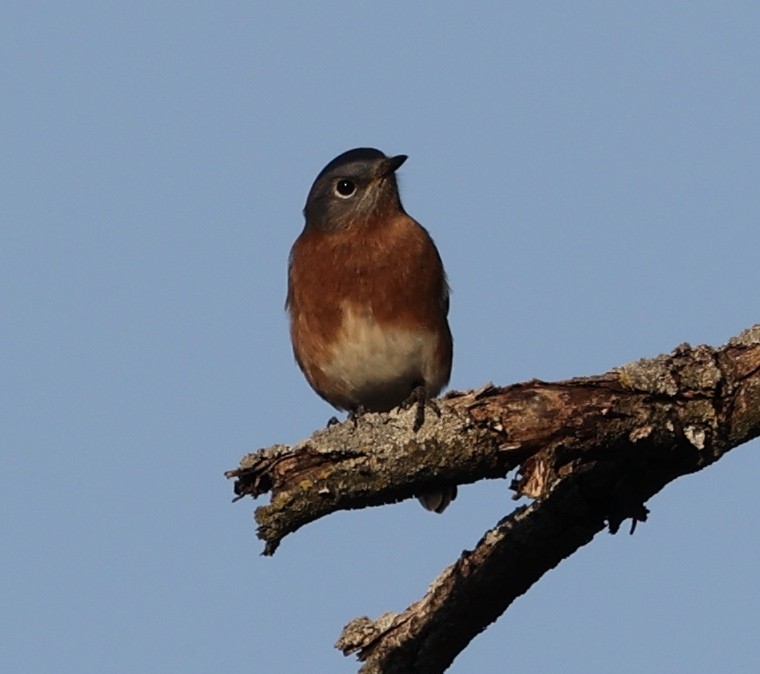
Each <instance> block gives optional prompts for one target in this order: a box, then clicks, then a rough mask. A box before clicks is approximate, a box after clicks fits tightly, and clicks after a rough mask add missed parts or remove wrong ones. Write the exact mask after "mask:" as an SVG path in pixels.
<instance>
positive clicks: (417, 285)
mask: <svg viewBox="0 0 760 674" xmlns="http://www.w3.org/2000/svg"><path fill="white" fill-rule="evenodd" d="M287 308H288V311H289V313H290V327H291V338H292V341H293V350H294V352H295V355H296V360H297V361H298V364H299V365H300V367H301V369H302V370H303V372H304V374H305V375H306V377H307V379H308V380H309V383H310V384H311V385H312V387H313V388H314V389H315V390H316V391H317V393H319V394H320V395H321V396H322V397H323V398H325V399H326V400H327V401H328V402H331V403H332V404H334V405H336V406H338V407H344V408H345V407H349V408H350V407H351V406H352V405H353V404H364V403H362V402H361V401H352V400H346V399H345V397H344V398H341V394H340V393H339V392H337V391H336V386H338V385H339V384H340V382H332V381H330V378H329V376H328V375H327V374H326V372H325V369H326V367H325V365H326V364H327V363H329V362H330V359H331V358H333V356H334V353H335V348H334V347H335V343H336V340H340V339H342V335H343V331H342V327H343V322H344V319H345V318H346V316H347V314H348V313H349V312H350V313H351V314H352V315H354V316H357V315H358V316H367V317H369V318H370V319H371V320H372V321H374V322H375V323H376V324H377V325H381V326H383V327H385V326H388V327H393V328H400V329H405V330H410V331H419V332H422V333H433V334H435V335H437V337H438V343H437V348H436V349H435V350H434V358H435V360H436V363H435V367H431V364H430V363H427V364H420V371H423V370H425V366H427V369H426V370H425V371H428V372H431V371H433V370H434V371H435V373H436V376H435V377H429V378H433V379H435V385H434V386H433V388H435V389H437V390H433V391H431V393H432V395H435V394H437V393H438V392H439V391H440V389H441V388H442V387H443V386H444V385H445V383H446V382H447V381H448V375H449V372H450V368H451V354H452V346H451V334H450V332H449V327H448V322H447V319H446V314H447V312H448V286H447V284H446V277H445V274H444V270H443V265H442V263H441V259H440V256H439V255H438V251H437V250H436V247H435V245H434V244H433V241H432V239H431V238H430V236H429V235H428V233H427V231H426V230H425V229H424V228H423V227H422V226H420V225H419V224H418V223H417V222H415V221H414V220H413V219H412V218H410V217H409V216H407V215H406V214H404V213H399V214H397V215H395V216H394V217H392V218H391V219H389V220H388V221H386V222H385V223H384V224H383V225H382V226H376V225H375V226H370V225H362V226H358V227H355V228H351V229H348V230H341V231H324V230H318V229H308V228H307V229H306V230H304V232H303V233H302V234H301V235H300V236H299V237H298V239H297V240H296V242H295V244H294V245H293V249H292V251H291V256H290V267H289V273H288V298H287ZM417 383H423V384H428V383H430V382H417ZM415 385H416V384H415ZM398 402H401V401H398ZM398 402H397V403H396V404H398Z"/></svg>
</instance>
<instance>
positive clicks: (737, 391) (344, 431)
mask: <svg viewBox="0 0 760 674" xmlns="http://www.w3.org/2000/svg"><path fill="white" fill-rule="evenodd" d="M441 407H442V415H441V417H440V418H436V417H435V416H434V415H432V414H429V415H428V419H427V420H426V422H425V425H424V426H423V428H422V429H421V430H420V431H419V432H418V433H417V434H414V433H413V432H412V431H411V427H412V421H413V420H412V415H413V411H411V412H408V411H401V412H392V413H390V414H387V415H385V414H384V415H378V414H373V415H367V416H366V417H363V418H362V419H361V420H360V421H359V423H358V425H357V426H356V427H354V425H353V424H352V423H344V424H341V425H338V426H334V427H331V428H328V429H326V430H323V431H318V432H316V433H315V434H314V435H313V436H312V437H311V438H309V439H308V440H305V441H303V442H300V443H298V444H296V445H293V446H292V447H287V446H284V445H277V446H275V447H271V448H268V449H264V450H261V451H259V452H256V453H254V454H250V455H248V456H246V457H244V459H243V460H242V461H241V466H240V468H238V469H236V470H234V471H230V472H229V473H227V475H228V477H234V478H236V482H235V493H236V494H237V495H238V497H242V496H244V495H246V494H250V495H251V496H254V497H256V496H258V495H260V494H263V493H265V492H267V491H271V492H272V499H271V503H270V505H268V506H262V507H259V508H258V509H257V510H256V520H257V522H258V524H259V529H258V535H259V537H260V538H262V539H263V540H264V541H265V544H266V545H265V550H264V553H265V554H272V553H273V552H274V551H275V549H276V547H277V546H278V545H279V543H280V541H281V540H282V538H283V537H284V536H286V535H287V534H288V533H291V532H293V531H296V530H297V529H298V528H299V527H301V526H303V525H304V524H306V523H308V522H311V521H313V520H315V519H317V518H319V517H322V516H323V515H326V514H329V513H331V512H334V511H336V510H340V509H350V508H361V507H366V506H369V505H379V504H382V503H389V502H393V501H397V500H399V499H403V498H408V497H411V496H413V495H414V494H415V493H419V492H422V491H426V490H430V489H431V488H434V487H435V486H436V485H441V484H462V483H468V482H474V481H476V480H479V479H483V478H498V477H505V476H506V475H507V473H508V472H509V471H511V470H512V469H514V468H518V467H519V471H518V475H517V477H516V479H515V480H514V481H513V482H512V488H513V489H514V490H515V492H516V496H520V495H525V496H529V497H531V498H533V499H535V501H534V502H533V503H532V504H531V505H530V506H527V507H523V508H519V509H517V510H516V511H515V512H514V513H512V514H511V515H509V516H508V517H506V518H505V519H503V520H502V521H501V522H499V523H498V524H497V525H496V526H495V527H494V528H493V529H492V530H491V531H489V532H487V533H486V534H485V536H484V537H483V539H482V540H481V541H480V542H479V543H478V545H477V547H476V548H475V550H473V551H471V552H469V551H468V552H465V553H463V555H462V556H461V557H460V559H459V560H458V561H457V562H456V563H455V564H454V565H452V566H450V567H449V568H447V569H446V570H445V571H444V572H443V573H442V574H441V575H440V576H439V578H438V579H437V580H436V581H435V582H434V584H433V586H432V587H431V588H430V590H429V591H428V593H427V594H426V595H425V596H424V597H423V598H422V599H421V600H419V601H418V602H416V603H415V604H413V605H411V606H410V607H409V608H407V609H406V610H405V611H404V612H402V613H400V614H385V615H384V616H382V617H381V618H379V619H378V620H376V621H371V620H370V619H369V618H360V619H357V620H354V621H353V622H351V623H350V624H349V625H348V626H347V627H346V628H345V629H344V631H343V634H342V635H341V638H340V640H339V642H338V644H337V646H338V648H340V649H341V650H343V652H344V653H346V654H348V653H352V652H358V654H359V659H360V660H363V661H365V664H364V666H363V667H362V669H361V671H362V672H364V673H365V674H369V673H372V674H375V673H376V674H380V673H390V672H398V671H414V672H421V673H427V672H431V673H432V672H442V671H444V670H445V669H446V667H447V666H448V665H449V664H450V663H451V661H452V660H453V659H454V657H455V656H456V655H457V654H458V653H459V652H460V651H461V650H462V649H463V648H464V647H465V646H466V645H467V643H469V641H470V640H471V639H472V638H473V637H474V636H475V635H476V634H478V633H479V632H480V631H482V630H483V629H484V628H485V627H486V626H487V625H488V624H490V623H491V622H493V621H494V620H495V619H496V618H497V617H498V616H499V615H501V613H503V612H504V610H506V608H507V607H508V606H509V605H510V603H511V602H512V601H513V600H514V599H515V598H516V597H517V596H519V595H520V594H522V593H524V592H525V591H526V590H527V589H528V588H529V587H530V586H531V585H532V584H533V583H534V582H535V581H536V580H538V579H539V578H540V577H541V576H542V575H543V574H544V573H545V572H546V571H548V570H549V569H551V568H553V567H554V566H556V565H557V564H558V563H559V562H560V561H561V560H562V559H564V558H565V557H567V556H569V555H570V554H572V552H573V551H575V550H576V549H577V548H579V547H580V546H582V545H584V544H585V543H587V542H589V541H590V540H591V539H592V538H593V536H594V535H595V534H596V533H598V532H599V531H601V530H602V529H603V528H604V527H605V525H608V526H609V527H610V529H611V531H613V532H614V531H616V530H617V529H618V527H619V525H620V523H621V522H622V521H623V520H624V519H626V518H632V519H633V523H634V525H635V523H636V522H637V521H641V520H644V519H645V518H646V512H647V511H646V508H645V507H644V503H645V502H646V501H647V500H648V499H649V498H650V497H651V496H653V495H654V494H656V493H657V492H658V491H660V489H662V488H663V487H664V486H665V485H666V484H667V483H668V482H670V481H672V480H674V479H675V478H676V477H679V476H681V475H685V474H687V473H691V472H695V471H697V470H700V469H701V468H704V467H705V466H707V465H709V464H711V463H713V462H714V461H716V460H717V459H719V458H720V457H721V456H722V455H723V454H725V453H726V452H727V451H729V450H730V449H732V448H733V447H735V446H737V445H739V444H742V443H744V442H746V441H748V440H750V439H752V438H754V437H756V436H757V435H759V434H760V326H754V327H753V328H750V329H749V330H746V331H745V332H743V333H742V334H741V335H739V336H737V337H735V338H734V339H732V340H731V341H730V342H729V343H728V344H727V345H725V346H724V347H721V348H719V349H715V348H711V347H707V346H697V347H690V346H689V345H686V344H684V345H681V346H679V347H677V348H676V349H675V350H674V351H673V352H672V353H671V354H669V355H667V356H660V357H658V358H654V359H645V360H640V361H637V362H635V363H630V364H628V365H624V366H622V367H620V368H617V369H615V370H613V371H611V372H608V373H606V374H603V375H600V376H595V377H582V378H577V379H573V380H570V381H565V382H556V383H546V382H540V381H532V382H528V383H524V384H516V385H513V386H509V387H506V388H497V387H493V386H488V387H486V388H484V389H481V390H479V391H475V392H468V393H457V392H455V393H452V394H449V396H448V397H447V399H446V401H445V402H444V403H443V404H442V405H441Z"/></svg>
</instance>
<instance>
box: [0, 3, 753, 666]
mask: <svg viewBox="0 0 760 674" xmlns="http://www.w3.org/2000/svg"><path fill="white" fill-rule="evenodd" d="M265 5H266V6H265ZM758 35H760V5H758V3H756V2H729V3H720V2H714V3H707V2H699V3H662V2H638V3H552V2H545V3H536V2H522V3H504V2H474V3H464V2H462V3H452V2H436V3H432V2H426V3H422V2H421V3H405V2H394V1H390V2H383V3H372V5H371V6H370V4H369V3H354V4H352V3H347V2H320V3H311V4H310V3H304V2H301V3H294V2H289V3H285V2H283V3H262V2H258V3H256V2H242V1H241V2H225V1H223V0H222V1H220V2H215V3H181V2H158V3H156V2H150V3H147V2H130V3H126V2H124V3H119V2H67V3H63V2H16V1H13V0H8V1H6V2H5V3H4V4H3V7H2V9H0V53H1V54H2V61H1V63H2V66H1V68H2V71H1V75H0V76H1V77H2V80H1V81H2V102H0V134H2V136H1V143H0V147H1V149H0V220H1V227H0V311H1V312H2V313H1V318H2V349H1V350H0V367H1V368H2V381H3V387H2V393H0V428H1V429H2V436H1V437H2V443H1V445H0V447H1V450H0V452H1V455H0V458H1V460H2V466H1V467H0V521H1V522H2V535H3V541H4V542H3V552H2V554H1V555H0V606H2V610H1V611H0V621H1V622H2V643H1V644H0V670H1V671H3V672H9V673H16V672H18V673H23V674H27V673H37V672H57V673H65V674H73V673H76V674H82V673H89V672H98V673H99V672H109V673H110V672H114V673H125V674H126V673H129V674H133V673H134V672H140V673H163V672H172V671H182V672H184V673H186V674H201V673H205V672H218V671H233V670H245V671H249V672H282V673H284V674H306V673H313V672H331V673H338V674H340V673H348V672H354V671H356V668H357V666H356V664H355V663H354V661H353V659H350V658H344V657H343V656H341V655H340V654H339V653H338V652H337V651H335V650H334V649H333V648H332V644H333V643H334V641H335V640H336V638H337V637H338V634H339V633H340V630H341V628H342V627H343V625H344V624H345V623H346V622H347V621H348V620H350V619H351V618H353V617H356V616H359V615H365V614H366V615H369V616H372V617H376V616H377V615H379V614H380V613H382V612H384V611H388V610H401V609H403V608H405V607H406V606H407V605H408V604H409V603H410V602H412V601H414V600H416V599H417V598H418V597H420V596H421V595H422V594H423V593H424V591H425V589H426V587H427V585H428V583H429V582H430V581H431V580H432V579H433V578H434V577H435V576H436V575H437V574H438V573H439V572H440V570H441V569H442V568H443V567H444V566H445V565H447V564H449V563H450V562H451V561H453V560H454V559H455V558H456V557H457V556H458V555H459V553H460V552H461V550H463V549H464V548H468V547H472V546H473V545H474V544H475V543H476V542H477V540H478V539H479V537H480V535H481V534H482V532H483V531H484V530H485V529H486V528H488V527H489V526H491V525H492V524H494V523H495V522H496V521H497V520H498V519H499V518H500V517H501V516H502V515H504V514H505V513H506V512H508V511H509V510H510V509H511V508H512V507H513V505H514V504H513V502H512V501H511V500H510V493H509V492H508V490H507V483H506V482H504V481H499V482H489V483H481V484H477V485H473V486H469V487H465V488H463V489H461V491H460V496H459V498H458V500H457V501H456V502H455V503H454V505H453V506H452V507H451V508H450V509H449V510H448V511H447V512H446V514H445V515H444V516H440V517H438V516H435V515H432V514H430V513H427V512H424V511H423V510H422V509H421V508H420V507H419V505H418V504H417V503H416V502H411V501H409V502H406V503H402V504H399V505H396V506H393V507H385V508H376V509H372V510H365V511H359V512H350V513H340V514H338V515H335V516H332V517H330V518H327V519H325V520H324V521H321V522H318V523H316V524H313V525H311V526H309V527H307V528H306V529H304V530H302V531H301V532H299V533H298V534H297V535H295V536H292V537H289V538H288V539H286V540H285V542H284V543H283V545H282V547H281V548H280V550H279V551H278V552H277V554H276V555H275V557H274V558H271V559H270V558H262V557H260V556H259V552H260V551H261V549H262V546H261V544H260V542H259V541H258V540H257V539H256V538H255V536H254V527H253V524H252V511H253V508H254V505H255V504H254V503H253V502H252V501H250V500H247V501H243V502H240V503H236V504H234V505H233V504H231V503H230V499H231V496H232V492H231V487H232V485H231V484H230V483H228V482H227V481H226V480H225V479H224V478H223V476H222V474H223V472H224V471H225V470H226V469H229V468H233V467H234V466H236V465H237V462H238V460H239V458H240V456H241V455H243V454H244V453H246V452H248V451H252V450H254V449H256V448H259V447H263V446H267V445H270V444H272V443H275V442H293V441H296V440H299V439H302V438H304V437H306V436H307V435H308V434H309V433H310V432H311V431H312V430H313V429H315V428H316V427H319V426H321V425H323V424H324V423H325V421H326V420H327V418H328V417H329V416H331V414H332V413H333V411H332V410H331V408H329V407H328V406H327V405H326V404H325V403H324V402H323V401H321V400H320V399H319V398H317V396H316V395H315V394H313V393H312V391H311V390H310V389H309V388H308V386H307V385H306V383H305V382H304V380H303V379H302V377H301V374H300V372H299V371H298V369H297V367H296V366H295V364H294V362H293V358H292V355H291V352H290V345H289V342H288V337H287V326H286V321H285V315H284V312H283V300H284V295H285V268H286V260H287V255H288V250H289V247H290V245H291V243H292V241H293V240H294V239H295V237H296V236H297V234H298V233H299V231H300V229H301V227H302V216H301V208H302V207H303V203H304V200H305V198H306V193H307V191H308V188H309V186H310V185H311V182H312V180H313V179H314V176H315V175H316V173H317V172H318V171H319V170H320V169H321V168H322V166H323V165H324V164H325V163H326V162H327V161H329V160H330V159H332V158H333V157H334V156H335V155H337V154H338V153H340V152H342V151H344V150H346V149H348V148H351V147H355V146H360V145H370V146H376V147H378V148H380V149H382V150H383V151H385V152H388V153H404V154H408V155H409V157H410V158H409V161H408V162H407V163H406V164H405V165H404V167H403V169H402V170H401V172H400V179H401V188H402V196H403V199H404V203H405V205H406V207H407V210H408V211H409V212H410V213H411V214H412V215H413V216H414V217H416V218H417V219H418V220H419V221H420V222H422V223H423V224H424V225H425V226H426V227H428V229H429V230H430V231H431V233H432V234H433V236H434V238H435V240H436V242H437V243H438V246H439V248H440V250H441V254H442V256H443V258H444V260H445V263H446V266H447V268H448V272H449V276H450V281H451V285H452V287H453V295H452V309H451V322H452V329H453V332H454V335H455V342H456V343H455V365H454V373H453V378H452V386H454V387H456V388H470V387H476V386H480V385H482V384H483V383H485V382H486V381H489V380H491V381H494V382H496V383H499V384H509V383H512V382H515V381H520V380H525V379H529V378H531V377H539V378H544V379H561V378H567V377H571V376H574V375H587V374H594V373H599V372H603V371H605V370H607V369H609V368H611V367H613V366H616V365H619V364H622V363H624V362H627V361H630V360H634V359H636V358H639V357H643V356H655V355H657V354H658V353H661V352H663V351H669V350H670V349H671V348H673V347H674V346H676V345H677V344H679V343H681V342H684V341H689V342H692V343H702V342H704V343H708V344H715V345H717V344H721V343H723V342H725V341H726V340H727V339H728V338H729V337H731V336H732V335H733V334H735V333H737V332H738V331H740V330H741V329H743V328H745V327H747V326H749V325H751V324H753V323H755V322H757V321H759V320H760V311H759V310H758V309H759V307H760V293H758V275H757V270H758V260H759V258H760V191H759V190H758V185H760V121H759V120H760V69H759V68H758V60H759V57H760V47H758ZM758 448H759V445H758V443H757V442H755V443H751V444H750V445H748V446H745V447H742V448H739V449H737V450H736V451H735V452H733V453H732V454H731V455H730V456H728V457H726V458H725V459H724V460H723V461H721V462H720V463H719V464H717V465H716V466H714V467H712V468H711V469H708V470H706V471H703V472H702V473H700V474H698V475H696V476H691V477H688V478H684V479H682V480H680V481H679V482H677V483H676V484H674V485H671V486H670V487H669V488H668V489H667V490H666V491H665V492H664V493H663V494H661V495H659V496H658V497H656V498H655V499H653V500H652V501H651V502H650V506H651V508H652V517H651V521H650V522H648V523H647V524H645V525H643V526H640V527H639V528H638V530H637V532H636V535H635V536H633V537H629V536H627V535H618V536H614V537H613V536H609V535H607V534H603V535H600V536H599V537H598V539H597V540H595V541H594V542H593V543H592V544H591V545H589V546H587V547H586V548H584V549H583V550H582V551H580V552H579V553H578V554H576V555H575V556H574V557H572V558H571V559H570V560H568V561H566V562H565V563H563V564H562V565H561V566H560V567H559V568H557V569H556V570H555V571H553V572H552V573H550V574H548V575H547V576H546V577H545V578H544V579H543V580H542V581H541V582H540V583H539V584H538V585H537V586H536V587H534V588H533V590H532V591H531V592H529V593H528V594H527V595H526V596H525V597H523V598H521V599H520V600H519V601H518V602H517V603H516V604H515V605H514V606H513V608H512V609H511V610H510V611H509V612H508V613H507V614H506V615H505V616H504V617H503V618H502V619H500V620H499V621H498V622H497V623H496V624H495V625H494V626H492V627H491V628H490V629H489V630H488V631H487V632H486V633H485V634H484V635H482V636H480V637H479V638H477V639H476V640H475V641H474V642H473V643H472V644H471V645H470V648H469V649H468V650H467V651H466V652H465V653H464V654H463V655H462V656H461V657H460V658H459V659H458V660H457V661H456V663H455V664H454V666H453V667H452V668H451V670H450V671H451V672H454V673H456V674H465V673H469V672H496V671H526V670H528V669H529V670H530V671H531V672H533V673H535V674H543V673H550V672H552V673H553V672H559V671H561V672H570V673H575V672H583V673H584V674H588V673H597V672H598V673H600V674H601V673H607V672H610V671H616V672H618V673H633V672H644V671H646V672H676V671H688V672H692V673H694V672H715V671H737V672H739V671H741V672H749V671H758V670H760V643H759V642H758V632H757V625H758V621H759V620H760V590H759V589H758V581H757V569H758V568H759V567H760V540H759V539H758V535H757V522H758V519H760V491H759V490H758V489H757V475H758V474H760V457H759V456H758Z"/></svg>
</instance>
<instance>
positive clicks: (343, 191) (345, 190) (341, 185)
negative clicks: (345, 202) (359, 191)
mask: <svg viewBox="0 0 760 674" xmlns="http://www.w3.org/2000/svg"><path fill="white" fill-rule="evenodd" d="M354 192H356V185H355V184H354V181H353V180H348V179H346V178H341V179H340V180H339V181H338V182H337V183H335V194H337V195H338V196H339V197H340V198H341V199H348V197H350V196H351V195H352V194H353V193H354Z"/></svg>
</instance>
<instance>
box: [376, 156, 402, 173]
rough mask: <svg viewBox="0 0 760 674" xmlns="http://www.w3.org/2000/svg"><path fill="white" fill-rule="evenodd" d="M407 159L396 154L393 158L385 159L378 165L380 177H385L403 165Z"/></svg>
mask: <svg viewBox="0 0 760 674" xmlns="http://www.w3.org/2000/svg"><path fill="white" fill-rule="evenodd" d="M407 159H408V157H407V156H406V155H405V154H398V155H396V156H395V157H387V158H386V159H383V160H382V164H381V165H380V175H381V176H383V177H385V176H389V175H390V174H391V173H393V172H394V171H396V170H397V169H398V168H399V166H401V164H403V163H404V162H405V161H406V160H407Z"/></svg>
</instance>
